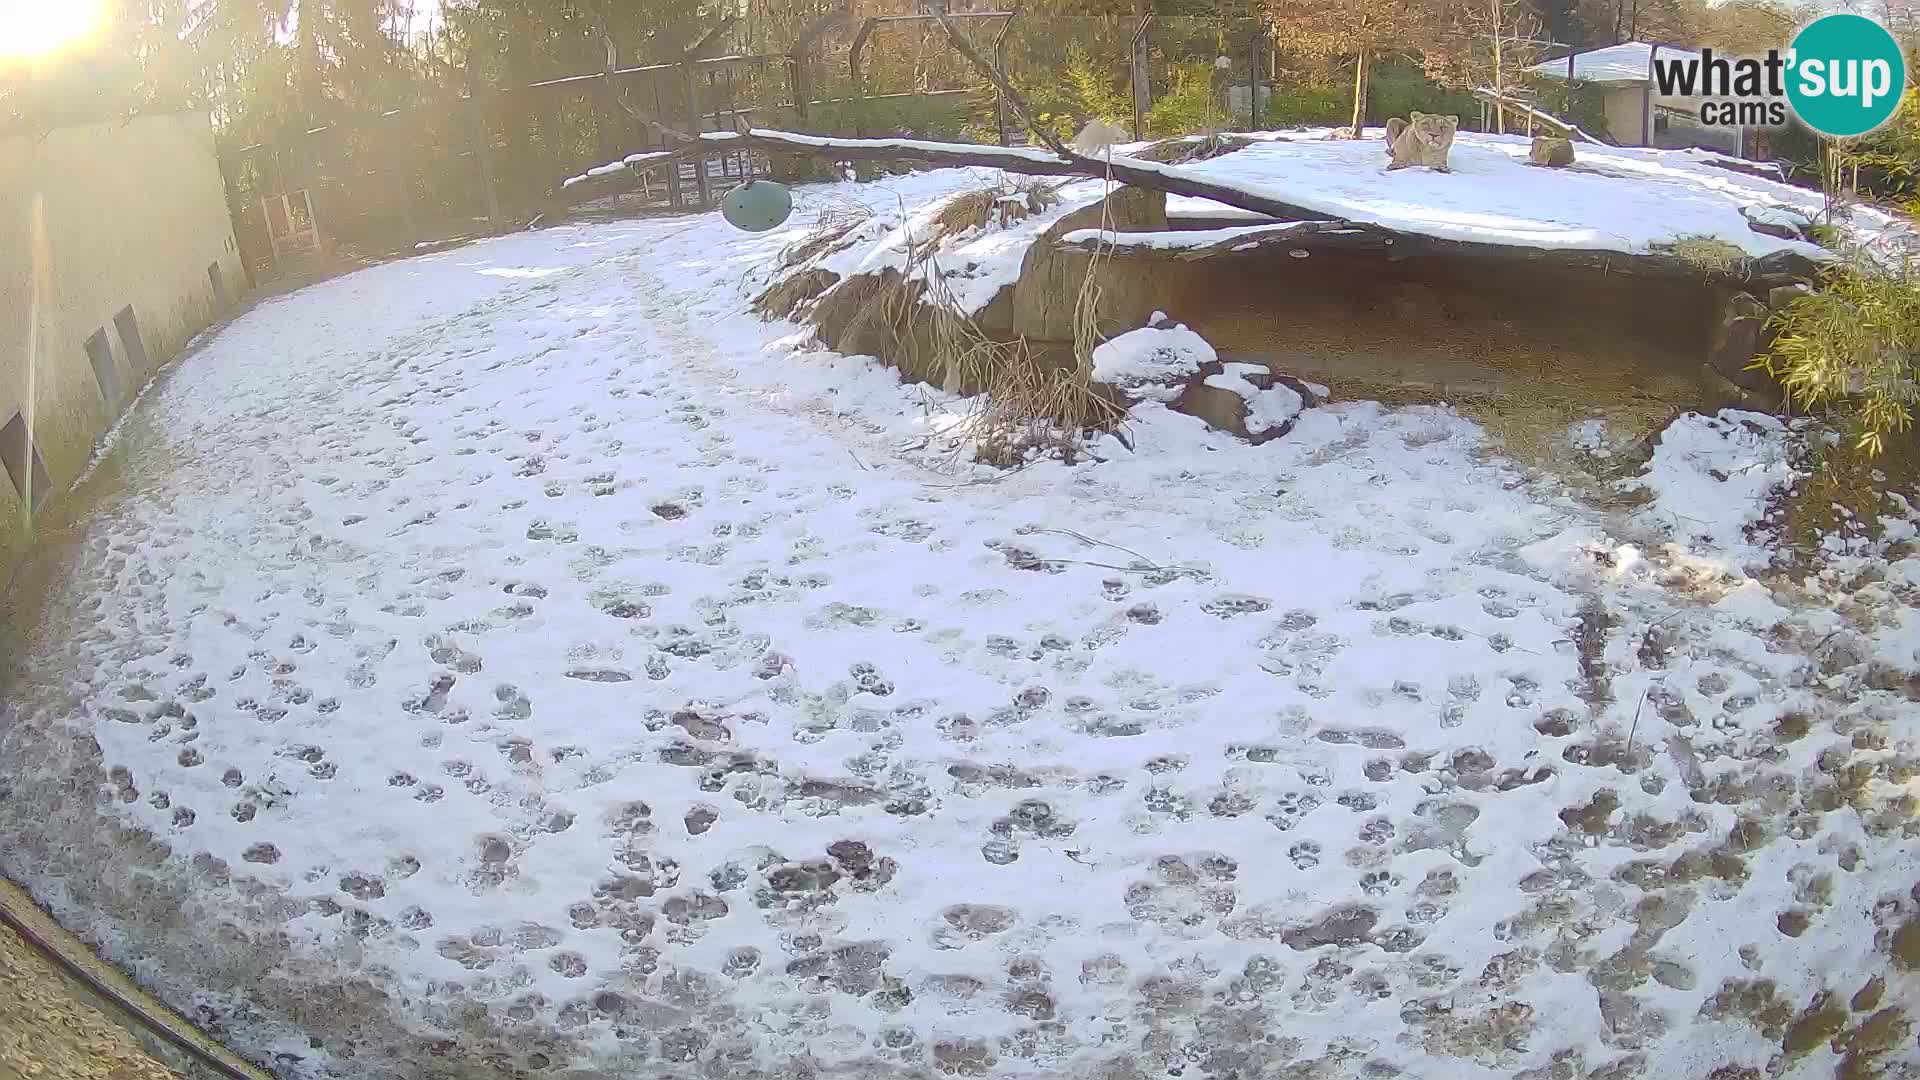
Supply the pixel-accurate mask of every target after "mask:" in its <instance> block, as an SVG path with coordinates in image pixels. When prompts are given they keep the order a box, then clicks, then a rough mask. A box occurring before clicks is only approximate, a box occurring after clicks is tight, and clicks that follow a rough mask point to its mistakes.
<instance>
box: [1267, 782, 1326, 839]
mask: <svg viewBox="0 0 1920 1080" xmlns="http://www.w3.org/2000/svg"><path fill="white" fill-rule="evenodd" d="M1319 808H1320V796H1318V795H1314V794H1311V793H1309V792H1304V791H1287V792H1282V793H1281V795H1280V797H1279V798H1278V799H1277V800H1275V802H1274V808H1273V812H1272V813H1270V814H1268V815H1267V821H1268V822H1269V823H1271V824H1272V825H1273V827H1274V828H1276V829H1279V830H1280V831H1281V832H1285V831H1287V830H1288V829H1291V828H1293V827H1294V826H1295V825H1298V824H1299V823H1300V819H1301V818H1303V817H1306V816H1307V815H1308V814H1311V813H1313V812H1314V811H1315V810H1318V809H1319Z"/></svg>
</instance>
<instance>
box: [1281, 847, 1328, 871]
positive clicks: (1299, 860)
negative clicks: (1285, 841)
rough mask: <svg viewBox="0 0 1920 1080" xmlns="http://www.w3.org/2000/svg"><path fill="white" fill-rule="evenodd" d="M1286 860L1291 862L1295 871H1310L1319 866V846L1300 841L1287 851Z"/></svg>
mask: <svg viewBox="0 0 1920 1080" xmlns="http://www.w3.org/2000/svg"><path fill="white" fill-rule="evenodd" d="M1287 858H1289V859H1292V860H1293V868H1294V869H1295V870H1311V869H1313V868H1314V867H1316V866H1319V865H1320V845H1319V844H1316V843H1314V842H1313V841H1311V840H1302V841H1300V842H1299V843H1297V844H1295V845H1293V846H1292V847H1290V848H1288V849H1287Z"/></svg>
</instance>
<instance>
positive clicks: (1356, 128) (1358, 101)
mask: <svg viewBox="0 0 1920 1080" xmlns="http://www.w3.org/2000/svg"><path fill="white" fill-rule="evenodd" d="M1366 122H1367V50H1366V49H1364V48H1363V49H1361V50H1360V59H1359V60H1358V61H1356V62H1355V63H1354V65H1353V137H1354V138H1356V139H1357V138H1359V137H1360V136H1361V134H1362V129H1363V128H1365V126H1366Z"/></svg>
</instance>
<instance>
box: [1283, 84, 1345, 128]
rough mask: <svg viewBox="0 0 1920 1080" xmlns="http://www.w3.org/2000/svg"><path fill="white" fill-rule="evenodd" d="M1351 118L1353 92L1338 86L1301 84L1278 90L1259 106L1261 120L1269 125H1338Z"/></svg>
mask: <svg viewBox="0 0 1920 1080" xmlns="http://www.w3.org/2000/svg"><path fill="white" fill-rule="evenodd" d="M1352 119H1353V94H1352V92H1351V91H1349V90H1346V89H1344V88H1342V87H1337V86H1310V85H1307V84H1305V83H1301V84H1298V85H1295V86H1289V87H1287V88H1285V89H1275V90H1274V92H1273V94H1272V96H1270V97H1268V98H1267V99H1266V100H1265V101H1264V102H1263V103H1261V106H1260V123H1261V124H1262V125H1264V126H1267V127H1289V126H1292V125H1295V124H1339V123H1342V122H1347V121H1351V120H1352Z"/></svg>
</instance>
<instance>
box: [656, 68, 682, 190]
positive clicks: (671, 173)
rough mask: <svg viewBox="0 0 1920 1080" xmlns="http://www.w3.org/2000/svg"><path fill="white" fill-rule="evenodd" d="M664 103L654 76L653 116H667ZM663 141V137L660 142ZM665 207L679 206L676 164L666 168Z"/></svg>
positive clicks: (678, 174) (678, 168) (678, 170)
mask: <svg viewBox="0 0 1920 1080" xmlns="http://www.w3.org/2000/svg"><path fill="white" fill-rule="evenodd" d="M664 101H665V99H663V98H662V97H661V95H660V76H658V75H655V76H654V77H653V115H655V116H665V115H667V107H666V105H665V103H664ZM664 141H665V139H664V137H663V139H662V142H663V143H664ZM667 205H668V206H670V207H674V208H676V209H677V208H678V207H679V206H680V166H679V165H676V164H669V165H668V166H667Z"/></svg>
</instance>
